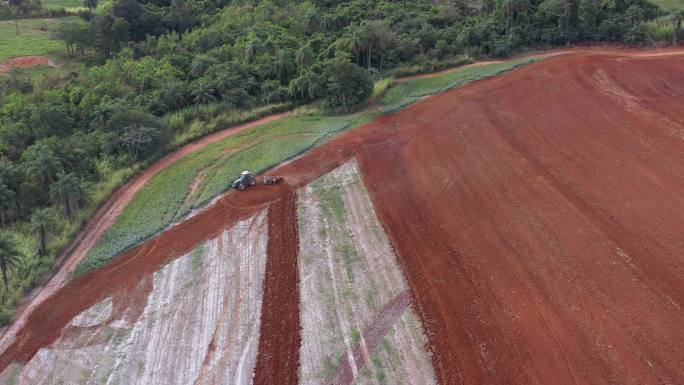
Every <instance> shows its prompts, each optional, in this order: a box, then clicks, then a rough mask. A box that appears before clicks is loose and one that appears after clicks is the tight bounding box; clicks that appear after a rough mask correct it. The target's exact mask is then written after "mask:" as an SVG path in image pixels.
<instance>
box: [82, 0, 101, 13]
mask: <svg viewBox="0 0 684 385" xmlns="http://www.w3.org/2000/svg"><path fill="white" fill-rule="evenodd" d="M97 3H98V0H83V6H85V7H86V8H88V12H89V13H90V15H91V16H92V14H93V8H97Z"/></svg>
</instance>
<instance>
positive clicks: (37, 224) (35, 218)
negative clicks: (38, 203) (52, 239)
mask: <svg viewBox="0 0 684 385" xmlns="http://www.w3.org/2000/svg"><path fill="white" fill-rule="evenodd" d="M56 227H57V215H56V214H55V212H54V209H52V208H51V207H46V208H42V209H38V210H36V211H34V212H33V215H31V230H32V231H33V232H35V233H36V236H37V237H38V252H39V253H40V255H46V254H47V245H48V237H49V236H50V234H52V233H53V232H54V231H55V228H56Z"/></svg>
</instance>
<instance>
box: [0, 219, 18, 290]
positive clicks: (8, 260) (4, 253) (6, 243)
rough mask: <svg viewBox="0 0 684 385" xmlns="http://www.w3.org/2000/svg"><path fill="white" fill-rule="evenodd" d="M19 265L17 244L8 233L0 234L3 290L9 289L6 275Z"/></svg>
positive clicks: (0, 270)
mask: <svg viewBox="0 0 684 385" xmlns="http://www.w3.org/2000/svg"><path fill="white" fill-rule="evenodd" d="M18 264H19V250H17V243H16V241H15V240H14V238H12V236H11V235H10V234H9V233H6V232H2V233H0V272H1V273H2V280H3V281H4V283H5V290H7V289H9V279H8V278H7V274H8V273H9V272H10V271H11V270H14V269H15V268H16V267H17V265H18Z"/></svg>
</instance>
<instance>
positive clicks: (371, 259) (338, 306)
mask: <svg viewBox="0 0 684 385" xmlns="http://www.w3.org/2000/svg"><path fill="white" fill-rule="evenodd" d="M297 211H298V220H299V237H300V242H299V245H300V251H299V255H300V260H299V261H300V262H299V269H300V276H301V282H300V290H301V319H302V346H301V358H300V359H301V367H300V383H302V384H321V383H324V382H326V381H330V380H331V379H333V376H335V373H336V372H337V369H338V366H340V364H341V363H342V362H345V361H346V362H347V364H346V365H348V366H349V369H350V372H351V373H352V375H353V378H354V379H355V381H356V383H357V384H433V383H435V376H434V372H433V369H432V366H431V362H430V356H429V354H428V353H427V352H426V350H425V344H426V341H427V339H426V338H425V336H424V334H423V331H422V328H421V325H420V322H419V321H418V319H417V317H416V315H415V313H414V311H413V309H412V308H410V307H409V308H408V309H407V310H406V311H403V314H402V315H401V316H400V317H399V318H398V320H397V322H396V323H394V324H393V325H392V326H391V327H389V331H388V332H387V334H386V335H385V336H384V337H382V336H380V339H381V340H382V341H381V342H380V343H379V344H377V343H370V341H366V337H365V336H364V334H365V333H364V331H365V330H368V329H369V327H370V326H371V324H372V322H373V321H374V320H375V319H377V317H378V315H379V313H380V312H381V311H382V310H383V308H384V307H385V305H386V304H388V303H389V302H390V301H391V300H392V299H393V298H395V297H396V296H398V295H400V294H402V293H403V292H406V290H408V286H407V284H406V281H405V279H404V277H403V274H402V272H401V270H400V268H399V265H398V262H397V259H396V256H395V255H394V252H393V251H392V248H391V247H390V245H389V242H388V240H387V236H386V235H385V233H384V231H383V229H382V227H381V226H380V223H379V222H378V219H377V217H376V215H375V213H374V211H373V206H372V203H371V201H370V198H369V196H368V193H367V192H366V189H365V187H364V185H363V182H362V180H361V177H360V172H359V169H358V166H357V163H356V161H350V162H348V163H346V164H344V165H343V166H341V167H339V168H338V169H336V170H334V171H333V172H331V173H329V174H327V175H325V176H323V177H321V178H319V179H318V180H316V181H315V182H313V183H311V184H309V185H308V186H306V187H304V188H302V189H301V190H300V191H299V200H298V210H297ZM374 345H378V346H377V347H376V348H375V349H373V347H374ZM355 347H357V350H359V349H358V348H360V351H361V354H356V355H355V354H354V348H355Z"/></svg>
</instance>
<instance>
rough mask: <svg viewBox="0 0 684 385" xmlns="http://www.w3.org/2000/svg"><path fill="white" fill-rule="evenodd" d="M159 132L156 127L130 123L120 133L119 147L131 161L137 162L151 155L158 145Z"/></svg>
mask: <svg viewBox="0 0 684 385" xmlns="http://www.w3.org/2000/svg"><path fill="white" fill-rule="evenodd" d="M159 137H160V131H159V128H156V127H146V126H143V125H142V124H140V123H131V124H130V125H129V126H126V127H124V129H123V131H122V132H121V145H122V146H123V147H124V148H125V149H126V150H127V151H128V153H129V155H130V156H131V158H132V159H135V160H139V159H143V158H145V157H146V156H147V155H149V154H150V153H152V152H153V151H154V149H155V147H156V146H157V145H158V143H159Z"/></svg>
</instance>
